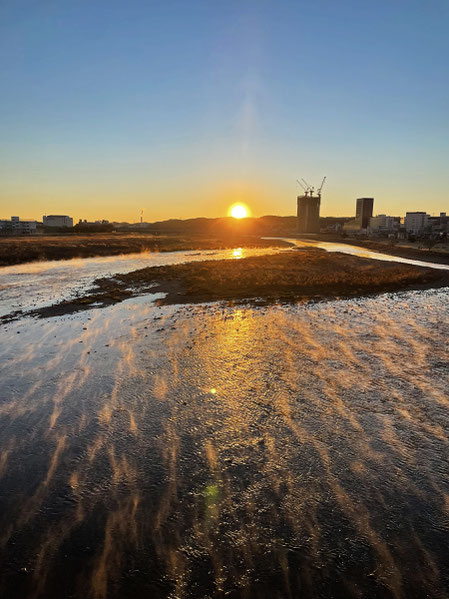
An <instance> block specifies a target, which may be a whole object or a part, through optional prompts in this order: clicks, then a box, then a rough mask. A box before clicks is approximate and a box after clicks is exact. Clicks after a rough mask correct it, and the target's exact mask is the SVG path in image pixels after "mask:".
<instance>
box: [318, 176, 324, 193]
mask: <svg viewBox="0 0 449 599" xmlns="http://www.w3.org/2000/svg"><path fill="white" fill-rule="evenodd" d="M325 181H326V177H323V180H322V181H321V185H320V187H319V188H318V191H317V196H318V197H321V190H322V189H323V186H324V182H325Z"/></svg>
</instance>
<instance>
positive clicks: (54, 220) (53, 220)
mask: <svg viewBox="0 0 449 599" xmlns="http://www.w3.org/2000/svg"><path fill="white" fill-rule="evenodd" d="M42 221H43V224H44V227H58V228H70V227H73V218H71V217H70V216H66V215H63V214H50V215H48V216H43V217H42Z"/></svg>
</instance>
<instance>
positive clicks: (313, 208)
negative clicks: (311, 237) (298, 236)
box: [297, 194, 321, 233]
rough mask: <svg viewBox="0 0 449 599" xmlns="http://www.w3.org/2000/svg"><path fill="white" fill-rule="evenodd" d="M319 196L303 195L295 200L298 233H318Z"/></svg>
mask: <svg viewBox="0 0 449 599" xmlns="http://www.w3.org/2000/svg"><path fill="white" fill-rule="evenodd" d="M320 203H321V197H320V196H312V195H307V194H306V195H303V196H298V198H297V216H298V232H299V233H319V232H320Z"/></svg>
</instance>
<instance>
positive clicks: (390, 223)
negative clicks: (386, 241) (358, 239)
mask: <svg viewBox="0 0 449 599" xmlns="http://www.w3.org/2000/svg"><path fill="white" fill-rule="evenodd" d="M400 226H401V217H400V216H387V215H386V214H378V215H377V216H372V217H371V218H370V221H369V231H370V232H371V233H379V234H382V233H387V234H388V233H394V232H396V231H398V230H399V228H400Z"/></svg>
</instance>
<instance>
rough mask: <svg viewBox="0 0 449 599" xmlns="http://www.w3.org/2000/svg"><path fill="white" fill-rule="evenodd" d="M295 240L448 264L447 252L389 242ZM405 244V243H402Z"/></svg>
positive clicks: (322, 237)
mask: <svg viewBox="0 0 449 599" xmlns="http://www.w3.org/2000/svg"><path fill="white" fill-rule="evenodd" d="M295 238H296V239H301V240H303V241H325V242H329V243H339V244H341V243H343V244H347V245H354V246H356V247H361V248H366V249H367V250H372V251H373V252H379V253H380V254H390V255H391V256H398V257H400V258H409V259H411V260H420V261H422V262H431V263H434V264H449V252H448V251H443V250H438V249H431V250H428V249H426V248H419V247H416V246H415V247H412V246H410V245H401V244H400V242H399V243H391V241H390V240H387V239H383V240H373V239H369V240H368V239H367V240H365V239H351V238H348V237H339V236H337V235H313V236H312V235H310V236H307V237H299V236H296V237H295ZM404 244H405V242H404Z"/></svg>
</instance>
